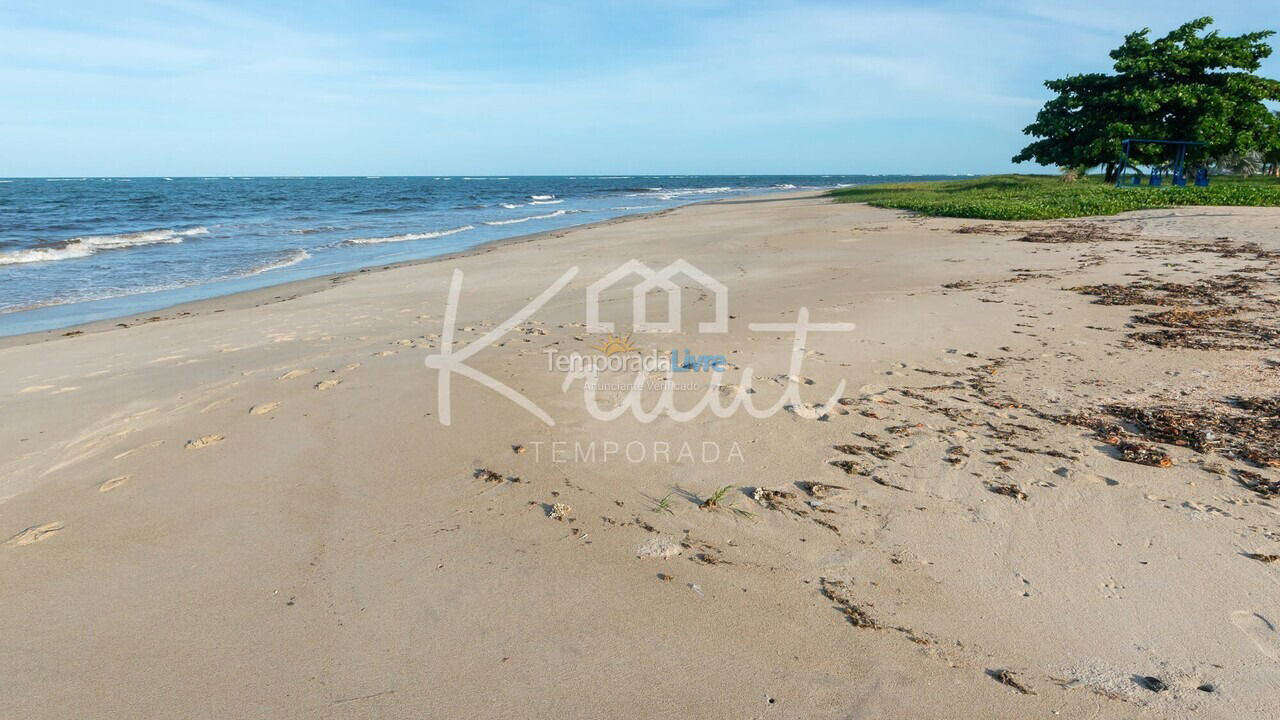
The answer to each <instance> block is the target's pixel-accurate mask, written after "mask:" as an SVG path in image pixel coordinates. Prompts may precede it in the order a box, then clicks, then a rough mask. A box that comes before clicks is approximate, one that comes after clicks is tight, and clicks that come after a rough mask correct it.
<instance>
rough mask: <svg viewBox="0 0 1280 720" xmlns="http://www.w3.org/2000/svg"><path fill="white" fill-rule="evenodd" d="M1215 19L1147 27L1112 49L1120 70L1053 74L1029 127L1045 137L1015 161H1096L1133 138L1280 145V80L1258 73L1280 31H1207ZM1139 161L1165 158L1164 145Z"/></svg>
mask: <svg viewBox="0 0 1280 720" xmlns="http://www.w3.org/2000/svg"><path fill="white" fill-rule="evenodd" d="M1212 24H1213V18H1211V17H1203V18H1200V19H1198V20H1193V21H1191V22H1189V23H1186V24H1185V25H1182V26H1181V27H1179V28H1177V29H1176V30H1174V31H1172V32H1170V33H1169V34H1168V35H1165V36H1164V37H1162V38H1159V39H1157V40H1151V39H1150V38H1149V35H1150V34H1151V30H1150V29H1149V28H1144V29H1142V30H1140V31H1138V32H1134V33H1130V34H1128V35H1126V36H1125V39H1124V44H1123V45H1121V46H1120V47H1118V48H1116V49H1115V50H1112V51H1111V59H1112V60H1114V61H1115V65H1114V68H1115V74H1107V73H1090V74H1087V75H1071V76H1068V77H1065V78H1062V79H1060V80H1049V81H1047V82H1046V83H1045V87H1047V88H1049V89H1050V90H1052V91H1053V92H1055V93H1057V96H1056V97H1054V98H1053V99H1052V100H1049V101H1048V102H1047V103H1045V105H1044V107H1043V108H1042V109H1041V110H1040V112H1039V113H1037V114H1036V120H1035V122H1033V123H1031V124H1030V125H1028V126H1027V127H1026V129H1025V130H1023V132H1024V133H1026V134H1027V135H1030V136H1032V137H1035V138H1038V139H1037V140H1036V141H1034V142H1032V143H1031V144H1030V145H1028V146H1026V147H1025V148H1023V149H1022V151H1021V152H1019V153H1018V154H1017V155H1015V156H1014V158H1013V161H1014V162H1026V161H1028V160H1034V161H1035V162H1038V163H1040V164H1043V165H1058V166H1064V167H1071V168H1087V167H1093V166H1095V165H1100V164H1104V163H1105V164H1108V174H1110V172H1111V171H1112V169H1113V167H1114V163H1115V162H1117V161H1118V159H1119V157H1120V155H1121V152H1122V150H1121V147H1120V141H1121V140H1122V139H1124V138H1129V137H1143V138H1156V139H1166V140H1197V141H1199V142H1203V143H1205V146H1204V147H1203V148H1200V149H1199V153H1201V154H1202V155H1203V156H1204V157H1207V158H1214V157H1223V156H1226V155H1231V154H1237V155H1240V154H1245V153H1249V152H1261V153H1264V154H1272V153H1276V152H1278V151H1280V121H1277V118H1276V116H1275V115H1274V114H1273V113H1272V112H1271V111H1270V110H1269V109H1268V108H1267V106H1266V105H1265V104H1264V101H1280V81H1277V80H1272V79H1270V78H1264V77H1261V76H1259V75H1256V74H1255V73H1256V71H1257V70H1258V68H1259V67H1261V64H1262V60H1263V59H1265V58H1266V57H1268V56H1269V55H1270V54H1271V46H1270V45H1268V44H1267V43H1266V42H1265V41H1266V39H1267V38H1269V37H1270V36H1271V35H1273V34H1275V33H1274V32H1273V31H1270V30H1264V31H1259V32H1252V33H1246V34H1244V35H1236V36H1223V35H1219V34H1218V33H1217V31H1208V32H1206V29H1207V28H1209V26H1210V25H1212ZM1140 152H1142V153H1144V154H1143V155H1139V156H1138V159H1139V160H1141V161H1143V162H1152V163H1154V162H1160V161H1161V160H1164V159H1166V158H1164V157H1163V156H1162V155H1161V153H1163V152H1165V150H1163V149H1162V148H1159V147H1146V148H1143V149H1142V150H1141V151H1140Z"/></svg>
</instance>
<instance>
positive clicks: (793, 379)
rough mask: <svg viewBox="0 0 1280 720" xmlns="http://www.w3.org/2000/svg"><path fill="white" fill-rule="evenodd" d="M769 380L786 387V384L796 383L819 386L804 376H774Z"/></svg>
mask: <svg viewBox="0 0 1280 720" xmlns="http://www.w3.org/2000/svg"><path fill="white" fill-rule="evenodd" d="M769 379H770V380H772V381H774V382H776V383H778V384H779V385H785V384H786V383H795V384H796V385H816V384H817V383H815V382H814V381H813V380H811V379H810V378H807V377H805V376H803V375H786V374H783V375H774V376H773V377H771V378H769Z"/></svg>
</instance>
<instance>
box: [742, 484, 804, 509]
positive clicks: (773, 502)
mask: <svg viewBox="0 0 1280 720" xmlns="http://www.w3.org/2000/svg"><path fill="white" fill-rule="evenodd" d="M795 496H796V495H795V493H790V492H787V491H786V490H770V489H769V488H762V487H758V488H756V489H755V490H753V491H752V492H751V499H752V500H755V501H756V502H758V503H760V504H761V505H763V506H765V507H766V508H768V509H769V510H782V509H784V508H783V506H784V505H786V504H787V502H788V501H790V500H792V499H794V498H795Z"/></svg>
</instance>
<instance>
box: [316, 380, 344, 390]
mask: <svg viewBox="0 0 1280 720" xmlns="http://www.w3.org/2000/svg"><path fill="white" fill-rule="evenodd" d="M341 384H342V381H341V380H321V381H320V382H318V383H316V385H315V387H316V389H317V390H331V389H333V388H335V387H337V386H339V385H341Z"/></svg>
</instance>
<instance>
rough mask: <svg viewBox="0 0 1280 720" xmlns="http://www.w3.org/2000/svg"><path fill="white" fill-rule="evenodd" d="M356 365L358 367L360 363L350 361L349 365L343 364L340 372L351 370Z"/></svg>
mask: <svg viewBox="0 0 1280 720" xmlns="http://www.w3.org/2000/svg"><path fill="white" fill-rule="evenodd" d="M358 367H360V363H351V364H350V365H346V366H344V367H343V368H342V370H341V372H351V371H352V370H355V369H356V368H358Z"/></svg>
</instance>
